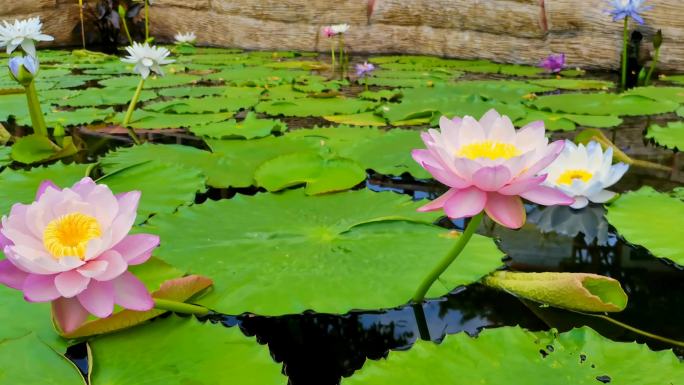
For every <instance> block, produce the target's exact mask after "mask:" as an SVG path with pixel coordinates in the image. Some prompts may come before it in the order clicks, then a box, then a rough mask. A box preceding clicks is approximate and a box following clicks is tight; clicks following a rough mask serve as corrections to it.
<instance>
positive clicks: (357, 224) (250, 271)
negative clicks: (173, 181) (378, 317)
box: [144, 190, 503, 315]
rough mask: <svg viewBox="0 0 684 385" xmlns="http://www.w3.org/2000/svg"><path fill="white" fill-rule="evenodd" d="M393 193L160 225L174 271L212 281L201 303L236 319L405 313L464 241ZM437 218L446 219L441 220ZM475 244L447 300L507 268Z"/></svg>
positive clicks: (269, 206)
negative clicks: (436, 267)
mask: <svg viewBox="0 0 684 385" xmlns="http://www.w3.org/2000/svg"><path fill="white" fill-rule="evenodd" d="M418 206H420V204H419V203H416V202H412V201H411V200H410V199H409V198H408V197H406V196H401V195H398V194H394V193H391V192H385V193H373V192H370V191H368V190H360V191H350V192H344V193H337V194H326V195H317V196H311V197H307V196H306V195H305V194H304V192H303V191H301V190H290V191H287V192H285V193H281V194H258V195H256V196H253V197H247V196H236V197H235V198H233V199H231V200H222V201H212V202H206V203H204V204H202V205H198V206H193V207H189V208H182V209H180V210H179V211H178V212H177V213H175V214H172V215H160V216H155V217H153V218H152V219H151V220H150V222H149V223H148V225H147V226H145V227H144V230H145V231H146V232H153V233H156V234H159V235H160V236H161V239H162V246H161V248H160V249H159V251H158V254H159V255H160V256H161V258H162V259H163V260H165V261H166V262H168V263H170V264H172V265H174V266H176V267H179V268H181V269H184V270H186V271H188V272H191V273H196V274H202V275H206V276H208V277H210V278H212V279H213V280H214V282H215V290H214V291H213V292H212V293H210V294H209V295H207V296H206V297H204V298H202V299H201V300H200V302H201V303H203V304H205V305H207V306H209V307H211V308H213V309H216V310H217V311H221V312H223V313H228V314H240V313H244V312H251V313H255V314H261V315H282V314H296V313H301V312H303V311H305V310H315V311H317V312H325V313H345V312H348V311H349V310H352V309H381V308H391V307H395V306H399V305H402V304H405V303H407V302H408V301H409V299H410V298H411V296H412V294H413V292H414V291H415V290H416V288H417V287H418V285H419V284H420V282H421V281H422V279H423V278H424V276H425V275H427V274H428V273H429V272H430V270H431V269H432V268H433V267H434V265H435V264H436V263H437V262H438V261H439V260H440V259H441V258H442V257H443V256H444V254H445V253H447V251H449V250H450V249H451V248H452V247H453V245H454V243H455V242H456V240H457V238H458V236H459V234H458V233H457V232H450V231H446V230H444V229H443V228H440V227H437V226H434V225H432V224H431V223H432V221H433V220H434V219H435V218H436V214H434V213H419V212H417V211H416V208H417V207H418ZM437 215H438V214H437ZM502 256H503V254H502V253H501V252H500V251H499V250H498V249H497V247H496V245H495V244H494V241H493V240H492V239H490V238H486V237H482V236H477V235H476V236H475V237H474V238H473V239H472V240H471V242H470V243H469V244H468V246H467V247H466V249H465V251H464V252H463V254H461V255H460V256H459V258H458V259H457V260H456V262H455V263H454V264H453V265H452V266H451V267H450V268H449V269H448V270H447V271H446V272H445V273H444V274H443V275H442V277H441V280H440V281H439V282H438V283H437V284H435V285H434V286H433V287H432V289H431V291H430V292H429V296H430V297H433V298H434V297H439V296H442V295H444V294H446V293H448V292H449V291H451V290H453V289H454V288H455V287H457V286H459V285H466V284H469V283H472V282H475V281H477V280H479V279H480V278H481V277H483V276H484V275H486V274H488V273H489V272H491V271H492V270H495V269H496V268H497V267H499V266H500V265H501V257H502Z"/></svg>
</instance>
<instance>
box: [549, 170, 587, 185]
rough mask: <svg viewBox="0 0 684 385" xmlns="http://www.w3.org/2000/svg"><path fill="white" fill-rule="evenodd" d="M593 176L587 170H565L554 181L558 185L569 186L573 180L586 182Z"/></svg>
mask: <svg viewBox="0 0 684 385" xmlns="http://www.w3.org/2000/svg"><path fill="white" fill-rule="evenodd" d="M592 176H593V175H592V174H591V173H590V172H589V171H587V170H567V171H565V172H564V173H563V174H561V176H559V177H558V179H556V183H558V184H566V185H571V184H572V182H573V181H574V180H575V179H581V180H582V181H583V182H587V181H588V180H589V179H591V177H592Z"/></svg>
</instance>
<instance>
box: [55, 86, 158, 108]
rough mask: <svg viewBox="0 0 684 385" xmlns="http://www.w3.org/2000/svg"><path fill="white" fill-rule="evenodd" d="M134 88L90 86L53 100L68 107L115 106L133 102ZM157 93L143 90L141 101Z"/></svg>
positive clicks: (152, 97)
mask: <svg viewBox="0 0 684 385" xmlns="http://www.w3.org/2000/svg"><path fill="white" fill-rule="evenodd" d="M134 92H135V91H134V90H130V89H127V88H107V89H106V90H105V89H102V88H88V89H85V90H82V91H79V92H78V93H77V94H75V95H74V96H72V97H70V98H68V99H60V100H55V101H53V103H54V104H57V105H59V106H68V107H89V106H114V105H126V104H128V103H130V102H131V98H132V97H133V93H134ZM156 97H157V94H156V93H154V91H150V90H143V91H142V92H141V93H140V101H141V102H144V101H146V100H150V99H154V98H156Z"/></svg>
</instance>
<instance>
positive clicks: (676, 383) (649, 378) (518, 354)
mask: <svg viewBox="0 0 684 385" xmlns="http://www.w3.org/2000/svg"><path fill="white" fill-rule="evenodd" d="M635 363H638V364H635ZM426 373H427V374H429V375H426ZM645 374H646V375H645ZM683 378H684V365H682V364H681V363H680V362H679V359H678V358H677V357H676V356H675V355H674V354H673V353H672V351H669V350H667V351H660V352H653V351H651V350H649V349H648V347H647V346H646V345H641V344H636V343H624V342H613V341H611V340H609V339H607V338H604V337H602V336H601V335H600V334H598V333H597V332H595V331H593V330H592V329H589V328H588V327H583V328H579V329H573V330H571V331H569V332H567V333H560V334H556V332H536V333H534V332H529V331H526V330H524V329H521V328H519V327H502V328H497V329H489V330H484V331H482V332H481V333H480V334H479V335H478V336H477V338H472V337H470V336H468V335H467V334H466V333H460V334H456V335H451V336H447V338H446V339H445V340H444V341H443V342H442V343H441V344H439V345H438V344H435V343H432V342H429V341H417V342H416V344H415V345H414V346H413V348H411V349H410V350H407V351H399V352H391V353H390V355H389V357H388V358H387V359H386V360H384V359H383V360H380V361H368V362H366V365H365V366H364V368H363V369H362V370H361V371H359V372H357V373H355V374H354V375H353V376H352V377H350V378H347V379H344V380H343V381H342V384H343V385H356V384H364V385H380V384H383V385H384V384H393V385H408V384H410V385H433V384H449V385H466V384H488V385H508V384H511V381H512V380H511V379H515V380H514V381H515V383H524V384H527V385H567V384H573V385H596V384H600V383H608V382H610V383H611V384H612V383H615V384H625V385H626V384H630V385H631V384H639V385H662V384H672V385H681V384H682V379H683Z"/></svg>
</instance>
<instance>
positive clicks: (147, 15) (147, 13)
mask: <svg viewBox="0 0 684 385" xmlns="http://www.w3.org/2000/svg"><path fill="white" fill-rule="evenodd" d="M149 40H150V2H149V0H145V41H149Z"/></svg>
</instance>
